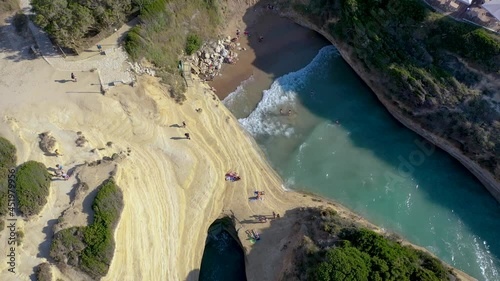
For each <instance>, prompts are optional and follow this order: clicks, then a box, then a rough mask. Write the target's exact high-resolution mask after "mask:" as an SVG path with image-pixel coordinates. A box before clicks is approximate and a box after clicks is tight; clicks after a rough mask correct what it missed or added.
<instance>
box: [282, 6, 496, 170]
mask: <svg viewBox="0 0 500 281" xmlns="http://www.w3.org/2000/svg"><path fill="white" fill-rule="evenodd" d="M288 6H289V4H288V1H287V4H286V5H283V7H288ZM291 7H292V8H293V10H294V11H295V12H297V13H299V14H300V15H302V16H303V17H305V18H306V19H307V20H308V21H310V22H311V23H313V24H315V25H317V26H318V27H320V28H322V29H323V30H325V31H327V32H329V33H330V34H331V35H332V36H333V38H335V40H337V42H338V43H339V47H340V48H342V49H344V50H348V52H349V55H350V57H351V59H352V60H353V61H355V62H358V63H360V64H361V65H362V67H363V68H364V71H366V72H367V73H368V75H369V76H370V77H371V78H370V80H371V81H372V84H373V85H372V86H374V85H376V87H377V88H379V89H382V92H383V94H384V95H385V98H386V99H387V100H389V101H390V102H391V103H392V105H393V106H395V107H396V108H398V109H399V110H400V112H402V113H403V114H405V115H406V116H408V117H410V119H411V120H413V121H416V122H417V123H418V124H420V125H421V126H422V127H423V128H425V129H427V130H429V131H431V132H432V133H434V134H435V135H438V136H440V137H442V138H444V139H446V140H448V141H449V142H450V143H452V144H453V145H454V146H456V147H457V148H458V149H460V150H461V151H462V152H463V153H464V154H465V155H466V156H467V157H469V158H470V159H472V160H474V161H475V162H477V163H479V164H480V165H481V166H482V167H484V168H485V169H487V170H489V171H490V172H491V173H492V174H493V175H494V176H496V178H497V180H498V179H500V162H499V161H500V160H499V159H500V121H499V120H500V113H499V111H500V101H499V100H498V97H495V94H496V93H499V92H500V37H499V36H498V35H497V34H494V33H492V32H489V31H487V30H485V29H482V28H480V27H477V26H474V25H470V24H467V23H464V22H460V21H456V20H454V19H452V18H450V17H446V16H443V15H441V14H438V13H435V12H434V11H432V10H431V9H430V8H429V7H428V6H426V5H425V4H424V3H423V2H421V1H419V0H382V1H378V0H310V1H292V5H291ZM375 81H376V82H375Z"/></svg>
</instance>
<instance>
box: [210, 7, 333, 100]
mask: <svg viewBox="0 0 500 281" xmlns="http://www.w3.org/2000/svg"><path fill="white" fill-rule="evenodd" d="M261 2H262V3H260V2H259V4H257V5H256V6H251V7H248V6H245V5H241V6H237V7H231V9H233V11H234V14H235V16H234V17H233V18H232V19H230V20H229V21H228V24H227V27H226V28H225V30H224V32H223V34H226V35H230V36H231V37H236V30H240V33H241V34H240V37H239V40H238V42H239V43H240V44H241V45H240V47H242V48H244V49H246V50H242V51H239V52H238V61H237V62H236V63H235V64H224V65H223V67H222V71H221V73H220V76H216V77H215V79H214V81H211V82H209V85H211V86H213V87H214V88H215V89H216V93H217V96H218V97H219V98H220V99H221V100H223V99H224V98H225V97H226V96H227V95H228V94H230V93H231V92H233V91H235V90H236V88H237V87H238V86H239V85H240V84H241V82H242V81H244V80H247V79H248V78H250V77H251V76H252V77H253V81H252V82H251V84H252V85H249V87H250V89H251V91H252V92H258V93H262V91H263V90H265V89H268V88H269V87H270V86H271V83H272V82H273V81H274V80H275V79H276V78H278V77H280V76H282V75H284V74H287V73H289V72H293V71H297V70H299V69H301V68H303V67H304V66H306V65H307V64H308V63H310V62H311V61H312V59H313V58H314V57H315V56H316V54H317V53H318V51H319V49H321V48H322V47H324V46H326V45H329V44H330V43H329V42H328V41H327V40H325V39H324V38H323V37H322V36H320V35H319V34H318V33H316V32H314V31H312V30H310V29H307V28H304V27H302V26H300V25H298V24H296V23H294V22H293V21H291V20H289V19H286V18H283V17H280V16H278V14H277V11H276V10H269V9H268V8H267V6H266V4H265V3H266V1H261ZM244 31H248V32H249V33H250V36H249V37H247V36H245V35H244V34H243V32H244ZM259 36H263V38H264V39H263V41H262V42H259ZM260 98H261V96H260V95H259V97H258V99H260Z"/></svg>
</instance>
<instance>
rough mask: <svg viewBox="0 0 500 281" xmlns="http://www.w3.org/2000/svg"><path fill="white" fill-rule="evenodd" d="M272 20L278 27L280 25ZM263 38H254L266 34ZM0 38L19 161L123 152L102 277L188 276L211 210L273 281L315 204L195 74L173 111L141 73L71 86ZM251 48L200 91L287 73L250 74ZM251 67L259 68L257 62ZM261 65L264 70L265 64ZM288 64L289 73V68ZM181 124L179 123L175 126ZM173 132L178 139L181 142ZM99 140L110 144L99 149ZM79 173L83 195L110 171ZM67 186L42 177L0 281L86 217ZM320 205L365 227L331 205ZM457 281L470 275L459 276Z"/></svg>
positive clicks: (195, 266) (0, 69)
mask: <svg viewBox="0 0 500 281" xmlns="http://www.w3.org/2000/svg"><path fill="white" fill-rule="evenodd" d="M270 20H271V19H270ZM272 21H273V22H274V21H276V22H278V23H279V22H281V19H277V18H275V19H272ZM262 22H266V21H265V20H263V21H262ZM262 22H260V23H262ZM288 23H289V22H288ZM288 23H287V24H288ZM241 29H243V27H242V28H241ZM304 34H305V33H304ZM308 34H310V33H308ZM264 36H265V40H267V38H269V37H271V38H272V37H273V36H272V35H271V34H270V35H269V36H268V34H267V33H264ZM304 36H306V37H301V36H299V35H297V37H294V38H290V39H289V40H290V41H287V42H286V44H285V46H287V44H292V45H300V44H302V43H300V42H294V40H299V39H300V40H303V41H307V40H305V38H307V36H308V35H307V34H306V35H304ZM315 36H316V35H315ZM301 38H302V39H301ZM0 42H3V43H2V44H4V45H2V46H1V47H2V52H1V53H0V77H1V78H0V82H1V83H0V100H1V101H2V102H0V113H1V116H0V117H1V118H0V135H2V136H4V137H5V138H7V139H8V140H10V141H11V142H12V143H13V144H14V145H15V146H16V147H17V157H18V162H19V163H22V162H25V161H27V160H36V161H39V162H42V163H44V164H45V165H46V166H48V167H54V166H55V165H56V164H62V165H63V166H65V167H67V169H70V168H73V167H76V166H78V165H82V164H85V163H86V162H87V163H88V162H92V161H96V160H99V159H102V158H103V157H106V156H107V157H110V156H111V155H113V153H125V154H128V156H126V157H125V158H124V159H123V160H122V161H120V163H118V164H117V169H116V175H115V179H116V182H117V184H118V185H119V186H120V187H121V189H122V190H123V194H124V203H125V206H124V209H123V212H122V215H121V218H120V222H119V224H118V226H117V229H116V232H115V240H116V249H115V255H114V258H113V260H112V263H111V267H110V270H109V272H108V274H107V276H106V277H104V278H103V280H198V274H199V268H200V265H201V258H202V255H203V250H204V246H205V241H206V236H207V229H208V227H209V226H210V224H211V223H212V222H213V221H214V220H215V219H217V218H219V217H221V216H223V215H234V216H235V218H236V219H237V220H238V221H239V223H238V224H237V228H238V229H239V232H238V234H239V237H240V240H241V241H242V244H243V247H244V249H245V252H246V255H247V257H246V258H247V264H246V266H247V269H246V272H247V277H248V280H276V278H278V277H279V276H280V274H281V273H282V268H283V266H284V265H285V264H284V263H285V262H286V261H287V260H288V259H287V257H289V255H290V254H291V251H292V248H293V247H289V250H287V251H282V250H281V249H282V248H283V245H285V244H289V243H291V245H297V244H298V243H299V242H300V239H301V237H300V235H298V232H297V231H296V229H295V228H294V227H293V226H294V225H295V223H296V217H297V215H296V214H297V212H300V208H301V207H307V206H323V205H325V204H327V203H326V201H324V200H323V199H318V198H317V197H313V196H310V195H305V194H300V193H296V192H288V191H285V190H284V189H283V183H282V180H281V179H280V177H279V176H278V175H277V173H276V172H275V171H274V170H273V169H272V168H271V167H270V165H269V163H268V162H267V161H266V159H265V157H264V155H263V153H262V152H261V150H260V148H259V147H258V146H257V144H256V143H255V141H254V140H253V138H252V137H251V136H250V135H249V134H248V133H246V132H245V131H244V130H243V129H242V128H241V127H240V124H239V123H238V121H237V120H236V119H235V118H234V117H233V115H232V114H231V113H230V112H229V111H228V110H227V109H226V108H225V107H224V105H223V104H222V103H221V102H220V100H219V98H217V97H216V96H215V95H214V93H213V92H211V90H210V87H209V85H206V84H205V83H202V82H201V81H199V80H198V79H196V78H195V79H194V85H193V87H190V88H188V90H187V93H186V97H187V101H186V102H185V103H184V104H183V105H179V104H176V103H175V102H174V101H173V99H171V98H170V97H169V94H168V91H167V89H166V87H165V86H164V85H161V84H160V83H159V82H158V79H156V78H152V77H149V76H141V77H140V78H139V79H138V83H137V85H138V86H137V87H130V86H128V85H121V86H117V87H114V88H111V89H110V90H109V91H108V92H107V93H106V95H102V94H101V93H100V89H99V78H98V74H97V73H95V72H78V73H77V76H78V82H73V81H70V79H69V75H70V72H65V71H58V70H55V69H54V68H53V67H51V66H50V65H49V64H47V63H46V62H45V61H44V60H43V59H42V58H40V57H38V58H31V59H26V58H24V57H23V56H22V55H23V54H25V53H24V52H25V51H26V49H25V48H26V46H29V45H26V46H24V45H20V46H13V45H12V44H11V45H8V44H10V41H9V42H7V41H5V40H0ZM12 42H17V41H12ZM280 42H283V41H280ZM263 43H264V42H263ZM299 43H300V44H299ZM20 44H21V43H20ZM26 44H29V42H26ZM303 44H308V43H307V42H304V43H303ZM318 44H319V43H318ZM321 44H323V43H321ZM7 45H8V46H7ZM262 46H264V44H262ZM252 48H253V47H252ZM280 48H283V45H282V46H280V45H279V44H276V45H275V46H274V47H272V48H264V49H263V52H264V50H265V51H266V52H268V53H267V54H268V56H273V57H274V55H275V53H273V52H272V50H275V52H276V50H281V49H280ZM19 50H24V51H22V52H20V51H19ZM254 50H255V53H252V52H251V51H250V50H249V51H247V52H248V53H249V54H248V57H247V58H245V59H244V56H243V55H242V56H241V57H240V61H239V62H238V63H237V64H236V65H234V66H228V67H225V68H224V70H223V73H225V74H224V75H223V76H222V77H221V78H220V79H217V80H216V81H214V82H213V83H212V84H211V85H212V86H214V87H215V88H216V89H217V93H218V95H220V96H221V97H223V95H222V93H228V92H230V91H232V88H233V87H236V86H237V85H238V84H239V83H240V82H241V81H242V80H244V79H246V77H247V75H248V74H250V73H251V72H250V71H251V70H252V69H253V70H257V69H260V70H261V71H262V73H266V75H270V76H268V77H274V76H272V75H275V76H276V75H278V76H279V75H282V73H286V72H289V71H290V68H288V69H284V68H283V72H279V71H278V70H274V72H273V71H264V70H266V68H265V67H263V66H260V67H257V66H256V65H260V64H259V63H256V62H259V61H260V60H261V59H260V58H261V57H260V55H258V54H259V51H257V50H258V48H257V49H254ZM255 54H257V55H258V59H256V57H255V56H256V55H255ZM252 55H253V56H254V57H253V58H252ZM262 60H263V61H264V62H269V61H270V60H269V59H266V57H265V56H264V57H262ZM305 60H306V59H305V58H304V61H305ZM297 61H299V60H297ZM245 62H246V63H245ZM307 62H308V61H305V63H307ZM301 63H302V62H301ZM263 64H264V63H263ZM230 67H232V68H230ZM272 67H274V65H273V64H272V63H271V66H270V68H269V69H271V68H272ZM297 67H298V68H300V67H301V66H299V63H298V62H297ZM263 68H264V70H263ZM273 69H274V68H273ZM276 69H278V68H276ZM279 69H281V68H279ZM236 70H238V71H236ZM229 73H231V75H233V74H234V76H232V78H231V76H230V75H229ZM267 73H270V74H267ZM280 73H281V74H280ZM223 79H226V80H225V81H226V82H224V80H223ZM269 79H271V78H269ZM227 81H231V83H232V84H231V83H229V82H227ZM269 81H272V79H271V80H269ZM217 83H219V84H217ZM197 109H201V111H200V110H197ZM183 121H184V122H185V123H186V127H185V128H183V127H182V126H180V124H182V122H183ZM47 131H50V132H51V134H52V135H53V136H54V137H55V138H56V140H57V141H58V145H59V148H60V150H61V152H62V153H63V155H62V156H61V157H55V156H52V155H47V154H45V153H44V152H43V151H41V150H40V148H39V145H38V139H39V136H38V135H39V134H40V133H42V132H47ZM78 132H81V133H82V134H83V135H85V136H86V139H87V140H88V142H87V143H86V144H85V145H84V146H83V147H78V146H76V145H75V140H76V139H77V137H78ZM185 133H189V134H190V138H191V139H190V140H188V139H186V138H185V137H184V134H185ZM108 142H112V144H113V145H112V146H108V145H107V143H108ZM108 168H109V169H108ZM89 169H91V168H85V167H83V168H81V169H80V170H78V175H79V176H81V178H80V179H81V180H82V181H84V182H89V183H92V185H93V186H91V188H92V187H93V188H95V186H96V185H98V183H99V182H101V181H103V180H104V179H105V178H106V177H108V176H109V170H110V169H111V168H110V167H107V168H105V169H104V168H99V169H97V170H89ZM92 169H94V168H92ZM229 171H233V172H237V173H238V174H239V175H240V176H241V180H240V181H237V182H230V181H226V180H225V177H224V175H225V173H227V172H229ZM75 183H76V179H75V177H71V178H70V179H69V180H68V181H53V182H52V184H51V191H50V196H49V198H48V203H47V205H46V206H45V208H44V209H43V211H42V212H41V214H40V215H39V216H37V217H36V218H32V219H31V220H29V221H24V220H22V219H21V218H20V217H19V218H18V220H17V222H18V226H19V227H20V228H21V229H22V230H23V231H24V233H25V237H26V238H25V241H24V243H23V244H22V246H20V247H18V248H17V266H16V273H15V274H12V273H10V272H7V271H6V268H7V263H6V261H7V257H6V256H5V255H2V256H1V257H0V280H31V276H32V274H33V269H34V267H35V266H37V265H38V264H40V263H41V262H44V261H49V262H51V258H50V257H49V250H50V241H51V237H52V235H53V230H52V227H53V226H54V224H55V223H56V222H57V220H58V218H59V217H60V216H61V214H62V213H63V212H64V211H65V210H68V209H70V208H72V207H73V209H71V210H74V209H75V207H74V206H78V208H79V209H81V210H79V211H81V212H87V213H88V207H89V206H88V205H85V204H83V203H81V202H80V203H81V204H80V203H79V204H76V205H75V202H74V201H72V200H76V199H74V198H72V196H70V194H72V192H74V188H75ZM255 190H264V191H265V193H266V195H265V196H264V200H261V201H260V200H257V201H250V200H249V197H252V196H253V194H254V191H255ZM328 205H329V206H331V207H333V208H335V209H336V210H338V212H339V213H340V214H341V215H343V216H346V217H349V218H352V219H354V220H356V221H359V222H360V223H363V224H365V225H367V226H368V227H370V228H375V227H374V226H372V225H370V224H369V223H368V222H366V221H365V220H363V219H362V218H360V217H359V216H357V215H355V214H353V213H351V212H349V211H348V210H347V209H345V208H343V207H342V206H340V205H338V204H335V203H329V204H328ZM78 208H76V209H78ZM76 209H75V211H77V210H76ZM272 212H276V213H279V214H281V216H282V218H280V219H275V220H272V219H270V220H268V221H267V222H265V223H260V222H258V220H257V218H256V217H258V216H267V217H272ZM74 217H75V218H81V216H79V215H75V216H74ZM71 218H72V217H71V216H70V217H68V220H71ZM82 220H83V219H82ZM250 229H254V230H256V231H258V232H259V233H261V234H262V235H261V237H262V240H261V242H259V243H258V244H255V245H254V244H251V243H250V242H249V241H248V240H247V236H246V234H245V230H250ZM7 234H8V233H7V231H3V232H2V233H0V241H2V242H0V252H1V253H6V252H7V250H6V247H7V244H6V243H5V241H7V240H6V239H7V236H6V235H7ZM51 268H52V272H53V274H54V277H55V278H61V279H63V280H85V276H82V275H81V274H79V273H78V272H73V271H69V272H64V273H63V272H61V271H60V270H59V269H58V268H57V267H56V266H55V265H54V264H53V263H52V264H51ZM462 279H463V280H473V279H471V278H468V277H467V276H462Z"/></svg>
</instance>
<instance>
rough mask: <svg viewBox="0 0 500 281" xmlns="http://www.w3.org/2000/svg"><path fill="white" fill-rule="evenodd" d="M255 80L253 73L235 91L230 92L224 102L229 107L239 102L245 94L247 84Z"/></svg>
mask: <svg viewBox="0 0 500 281" xmlns="http://www.w3.org/2000/svg"><path fill="white" fill-rule="evenodd" d="M253 80H254V77H253V75H252V76H250V77H249V78H248V79H247V80H245V81H243V82H241V84H240V85H239V86H238V87H237V88H236V90H234V92H232V93H230V94H229V95H228V96H227V97H226V98H225V99H224V100H222V103H223V104H224V105H225V106H226V107H227V108H231V107H232V106H233V105H234V104H237V103H239V102H238V101H239V100H240V99H241V98H242V97H243V96H244V95H245V93H246V92H245V85H246V84H248V83H250V82H252V81H253Z"/></svg>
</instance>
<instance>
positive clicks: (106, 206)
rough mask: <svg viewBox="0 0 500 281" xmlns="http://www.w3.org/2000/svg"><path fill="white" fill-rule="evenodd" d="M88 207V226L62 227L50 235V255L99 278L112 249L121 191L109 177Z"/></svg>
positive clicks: (108, 262)
mask: <svg viewBox="0 0 500 281" xmlns="http://www.w3.org/2000/svg"><path fill="white" fill-rule="evenodd" d="M92 209H93V210H94V221H93V222H92V224H91V225H89V226H86V227H72V228H69V229H63V230H61V231H59V232H57V233H56V234H55V235H54V240H53V242H52V246H51V251H50V256H51V257H52V258H54V260H55V261H56V262H66V263H67V264H69V265H73V266H77V267H79V268H80V269H81V270H82V271H84V272H86V273H88V274H89V275H90V276H91V277H92V278H96V279H99V278H100V277H102V276H104V275H106V273H107V272H108V270H109V265H110V264H111V259H112V258H113V253H114V248H115V242H114V238H113V232H114V229H115V228H116V225H117V224H118V220H119V218H120V214H121V211H122V209H123V194H122V192H121V190H120V189H119V188H118V186H117V185H116V184H115V182H114V180H113V179H109V180H106V181H105V182H104V183H103V184H102V185H101V187H100V188H99V191H98V192H97V195H96V197H95V199H94V202H93V204H92Z"/></svg>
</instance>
